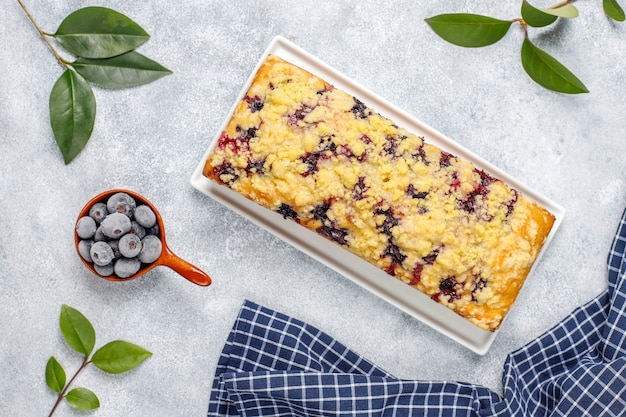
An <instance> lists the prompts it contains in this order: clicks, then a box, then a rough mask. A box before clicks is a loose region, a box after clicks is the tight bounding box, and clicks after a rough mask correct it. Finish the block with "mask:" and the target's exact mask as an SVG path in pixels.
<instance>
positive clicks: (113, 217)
mask: <svg viewBox="0 0 626 417" xmlns="http://www.w3.org/2000/svg"><path fill="white" fill-rule="evenodd" d="M101 225H102V233H104V235H105V236H107V237H110V238H113V239H119V238H120V237H122V236H123V235H125V234H126V233H128V232H130V219H129V218H128V217H127V216H126V215H125V214H123V213H111V214H109V215H108V216H106V217H105V218H104V220H102V224H101Z"/></svg>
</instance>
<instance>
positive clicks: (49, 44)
mask: <svg viewBox="0 0 626 417" xmlns="http://www.w3.org/2000/svg"><path fill="white" fill-rule="evenodd" d="M17 2H18V3H19V4H20V6H22V10H24V13H26V16H28V18H29V19H30V21H31V23H32V24H33V26H35V29H37V32H39V35H40V36H41V38H42V39H43V40H44V42H45V43H46V45H48V48H50V50H51V51H52V53H53V54H54V56H55V57H56V58H57V61H59V64H61V66H63V67H64V68H67V61H66V60H64V59H63V58H62V57H61V55H59V53H58V52H57V51H56V49H54V47H53V46H52V44H51V43H50V41H49V40H48V38H47V37H46V36H51V35H49V34H48V33H46V32H44V31H43V30H41V28H40V27H39V25H38V24H37V22H35V19H33V16H31V14H30V13H29V12H28V9H26V6H25V5H24V3H22V0H17Z"/></svg>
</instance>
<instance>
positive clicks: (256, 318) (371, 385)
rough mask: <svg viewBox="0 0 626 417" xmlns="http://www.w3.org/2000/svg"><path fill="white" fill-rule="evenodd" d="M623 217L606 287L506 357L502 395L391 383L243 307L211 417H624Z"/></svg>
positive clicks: (304, 332)
mask: <svg viewBox="0 0 626 417" xmlns="http://www.w3.org/2000/svg"><path fill="white" fill-rule="evenodd" d="M625 226H626V211H625V212H624V214H623V215H622V219H621V222H620V225H619V228H618V230H617V234H616V236H615V238H614V240H613V244H612V247H611V251H610V253H609V256H608V281H609V285H608V289H607V290H606V291H604V292H603V293H602V294H600V295H599V296H598V297H596V298H595V299H593V300H591V301H590V302H588V303H587V304H585V305H584V306H582V307H579V308H577V309H576V310H574V311H573V312H572V313H571V314H570V315H569V316H568V317H566V318H565V319H564V320H563V321H562V322H560V323H559V324H558V325H556V326H555V327H553V328H552V329H551V330H549V331H548V332H546V333H545V334H543V335H542V336H540V337H539V338H538V339H536V340H534V341H532V342H530V343H529V344H527V345H526V346H524V347H522V348H521V349H519V350H517V351H515V352H513V353H511V354H509V355H508V357H507V360H506V362H505V364H504V373H503V377H502V381H503V387H504V390H503V396H500V395H499V394H497V393H495V392H493V391H492V390H490V389H488V388H485V387H481V386H478V385H473V384H467V383H460V382H441V381H419V380H415V381H413V380H404V379H398V378H395V377H394V376H393V375H390V374H389V373H387V372H385V371H384V370H382V369H380V368H378V367H377V366H376V365H375V364H373V363H371V362H369V361H368V360H367V359H365V358H363V357H361V356H359V355H358V354H357V353H355V352H354V351H352V350H351V349H349V348H348V347H346V346H344V345H343V344H341V343H340V342H338V341H336V340H335V339H333V338H332V337H330V336H329V335H327V334H325V333H324V332H322V331H320V330H318V329H316V328H315V327H313V326H310V325H308V324H306V323H304V322H302V321H300V320H297V319H294V318H292V317H289V316H287V315H284V314H281V313H278V312H276V311H273V310H270V309H268V308H265V307H262V306H259V305H257V304H255V303H253V302H251V301H246V302H245V303H244V305H243V306H242V308H241V311H240V313H239V316H238V317H237V320H236V322H235V324H234V326H233V328H232V330H231V332H230V334H229V336H228V340H227V342H226V344H225V346H224V349H223V351H222V354H221V356H220V359H219V362H218V365H217V371H216V375H215V379H214V382H213V389H212V391H211V397H210V401H209V409H208V415H209V416H246V417H251V416H273V417H276V416H307V417H308V416H341V417H343V416H359V417H360V416H368V417H374V416H377V417H378V416H380V417H383V416H437V417H442V416H515V417H531V416H532V417H537V416H564V417H565V416H567V417H572V416H615V417H617V416H626V278H625V272H626V260H625V259H626V227H625Z"/></svg>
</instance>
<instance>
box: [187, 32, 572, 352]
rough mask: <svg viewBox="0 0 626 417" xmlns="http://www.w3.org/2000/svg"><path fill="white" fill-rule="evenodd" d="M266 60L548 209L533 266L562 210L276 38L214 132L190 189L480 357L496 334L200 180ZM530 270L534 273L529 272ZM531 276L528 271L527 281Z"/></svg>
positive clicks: (322, 240) (293, 225) (312, 234)
mask: <svg viewBox="0 0 626 417" xmlns="http://www.w3.org/2000/svg"><path fill="white" fill-rule="evenodd" d="M268 54H274V55H277V56H279V57H281V58H283V59H285V60H287V61H289V62H291V63H293V64H295V65H298V66H300V67H301V68H303V69H305V70H307V71H309V72H311V73H313V74H315V75H317V76H319V77H321V78H323V79H324V80H326V81H327V82H329V83H330V84H333V85H334V86H335V87H337V88H339V89H342V90H343V91H345V92H347V93H349V94H352V95H353V96H355V97H356V98H358V99H359V100H361V101H363V102H364V103H366V105H367V106H368V107H370V108H373V109H374V110H375V111H376V112H378V113H380V114H381V115H383V116H385V117H387V118H389V119H391V120H393V121H394V122H395V123H396V124H397V125H398V126H401V127H403V128H405V129H407V130H408V131H410V132H412V133H414V134H416V135H418V136H423V137H424V139H425V140H426V141H427V142H430V143H432V144H434V145H436V146H439V147H440V148H441V149H443V150H446V151H448V152H450V153H452V154H455V155H457V156H459V157H460V158H462V159H464V160H466V161H470V162H472V163H473V164H474V165H475V166H476V167H477V168H479V169H483V170H485V171H486V172H488V173H490V174H492V175H494V176H495V177H497V178H499V179H501V180H503V181H504V182H505V183H507V184H508V185H510V186H511V187H513V188H515V189H517V190H518V191H520V192H522V193H523V194H524V195H525V196H526V197H528V198H529V199H531V200H533V201H535V202H537V203H539V204H540V205H542V206H543V207H545V208H546V209H548V210H549V211H550V212H552V214H554V216H555V217H556V220H555V223H554V226H553V228H552V231H551V232H550V235H549V236H548V238H547V239H546V242H545V244H544V247H543V249H542V251H541V252H540V254H539V256H538V258H537V261H536V262H535V265H536V264H537V263H538V262H539V259H540V258H541V256H542V254H543V253H544V252H545V250H546V248H547V247H548V246H549V244H550V241H551V240H552V238H553V236H554V234H555V233H556V231H557V229H558V228H559V226H560V224H561V222H562V219H563V216H564V214H565V210H564V209H563V208H562V207H561V206H560V205H558V204H556V203H554V202H553V201H551V200H549V199H548V198H546V197H544V196H542V195H541V194H539V193H537V192H536V191H534V190H532V189H529V188H528V187H526V186H524V185H523V184H521V183H520V182H519V181H517V180H516V179H514V178H512V177H511V176H510V175H508V174H506V173H505V172H502V171H501V170H499V169H498V168H497V167H495V166H493V165H491V164H489V163H488V162H487V161H484V160H483V159H481V158H480V157H479V156H477V155H475V154H473V153H472V152H470V151H469V150H467V149H465V148H463V147H462V146H460V145H459V144H458V143H456V142H454V141H453V140H451V139H449V138H447V137H446V136H444V135H442V134H441V133H439V132H437V131H436V130H434V129H433V128H431V127H430V126H427V125H426V124H424V123H422V122H420V121H419V120H417V119H415V118H414V117H412V116H410V115H408V114H406V113H405V112H403V111H402V110H400V109H398V108H396V107H395V106H394V105H392V104H391V103H389V102H387V101H385V100H384V99H382V98H380V97H378V96H377V95H375V94H374V93H372V92H371V91H369V90H367V89H366V88H364V87H362V86H361V85H359V84H358V83H356V82H355V81H353V80H351V79H349V78H348V77H346V76H345V75H343V74H341V73H340V72H338V71H336V70H335V69H333V68H331V67H330V66H328V65H326V64H325V63H323V62H321V61H320V60H319V59H317V58H315V57H314V56H312V55H310V54H309V53H307V52H306V51H304V50H302V49H301V48H299V47H298V46H296V45H295V44H293V43H292V42H290V41H289V40H287V39H285V38H283V37H280V36H278V37H276V38H274V39H273V41H272V42H271V43H270V45H269V47H268V48H267V49H266V51H265V52H264V53H263V55H262V56H261V58H260V60H259V62H258V64H257V66H256V67H255V69H254V70H253V71H252V73H251V75H250V77H249V78H248V80H247V82H246V84H245V85H244V86H243V88H242V91H241V93H240V95H239V97H238V98H237V100H236V101H235V103H234V104H233V107H232V110H231V112H230V113H229V114H228V117H227V118H226V119H225V121H224V124H223V126H222V127H221V129H220V130H219V131H217V132H216V134H215V137H214V139H213V141H212V142H211V144H210V146H209V148H208V149H207V151H206V153H205V155H204V156H203V158H202V160H201V161H200V162H199V164H198V166H197V167H196V169H195V170H194V172H193V174H192V176H191V184H192V186H193V187H194V188H196V189H197V190H199V191H201V192H203V193H205V194H207V195H208V196H210V197H212V198H213V199H215V200H217V201H219V202H220V203H222V204H224V205H225V206H227V207H229V208H230V209H232V210H234V211H235V212H237V213H239V214H241V215H242V216H245V217H246V218H248V219H249V220H250V221H252V222H254V223H255V224H257V225H259V226H261V227H262V228H264V229H266V230H268V231H269V232H271V233H273V234H275V235H276V236H278V237H280V238H281V239H283V240H284V241H286V242H288V243H290V244H291V245H293V246H294V247H296V248H298V249H300V250H301V251H303V252H305V253H306V254H308V255H310V256H311V257H313V258H315V259H317V260H318V261H320V262H322V263H323V264H325V265H327V266H328V267H330V268H332V269H334V270H335V271H337V272H339V273H340V274H342V275H344V276H346V277H347V278H349V279H351V280H352V281H354V282H355V283H357V284H358V285H360V286H362V287H364V288H366V289H368V290H369V291H371V292H372V293H373V294H375V295H377V296H379V297H381V298H382V299H384V300H386V301H387V302H389V303H391V304H392V305H394V306H396V307H397V308H399V309H400V310H402V311H404V312H406V313H407V314H409V315H411V316H413V317H415V318H417V319H419V320H421V321H422V322H424V323H426V324H427V325H429V326H431V327H432V328H434V329H436V330H438V331H439V332H441V333H442V334H444V335H446V336H447V337H449V338H451V339H453V340H455V341H456V342H458V343H460V344H462V345H463V346H465V347H467V348H468V349H470V350H472V351H474V352H475V353H477V354H479V355H484V354H485V353H487V351H488V350H489V348H490V346H491V344H492V343H493V341H494V340H495V338H496V336H497V333H498V332H497V331H496V332H489V331H485V330H482V329H480V328H479V327H477V326H475V325H474V324H472V323H470V322H469V321H467V320H465V319H464V318H462V317H461V316H459V315H457V314H456V313H454V312H453V311H452V310H450V309H448V308H446V307H444V306H442V305H440V304H438V303H436V302H434V301H433V300H431V299H430V298H429V297H428V296H426V295H425V294H423V293H421V292H420V291H418V290H416V289H413V288H411V287H409V286H408V285H406V284H404V283H403V282H401V281H399V280H398V279H396V278H393V277H392V276H390V275H388V274H386V273H385V272H383V271H382V270H380V269H378V268H377V267H375V266H374V265H372V264H370V263H369V262H366V261H364V260H362V259H361V258H359V257H357V256H355V255H353V254H352V253H350V252H348V251H347V250H345V249H343V248H341V247H340V246H338V245H337V244H335V243H333V242H331V241H329V240H327V239H325V238H323V237H321V236H320V235H318V234H317V233H315V232H312V231H310V230H308V229H306V228H304V227H302V226H300V225H298V224H297V223H295V222H293V221H291V220H287V219H284V218H283V217H282V216H281V215H280V214H278V213H275V212H273V211H271V210H268V209H266V208H264V207H262V206H260V205H258V204H256V203H254V202H252V201H250V200H248V199H247V198H245V197H243V196H241V195H239V194H237V193H235V192H234V191H232V190H230V189H229V188H228V187H225V186H222V185H218V184H216V183H215V182H213V181H211V180H209V179H207V178H206V177H204V176H203V175H202V171H203V168H204V164H205V161H206V159H207V157H208V156H209V154H210V153H211V152H212V150H213V148H214V147H215V146H216V144H217V139H218V138H219V136H220V134H221V132H222V131H223V130H224V129H225V128H226V125H227V123H228V121H229V120H230V117H231V116H232V113H233V112H234V111H235V107H236V106H237V104H238V103H239V101H240V100H241V99H243V97H244V96H245V94H246V92H247V90H248V88H249V86H250V84H251V83H252V79H253V77H254V75H255V74H256V72H257V70H258V68H259V67H260V66H261V64H262V62H263V61H264V60H265V58H266V57H267V55H268ZM533 269H534V268H533ZM530 276H532V270H531V273H530V274H529V277H530Z"/></svg>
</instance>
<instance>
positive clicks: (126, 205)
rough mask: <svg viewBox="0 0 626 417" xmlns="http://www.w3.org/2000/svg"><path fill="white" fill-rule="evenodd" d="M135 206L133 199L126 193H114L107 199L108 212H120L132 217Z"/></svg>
mask: <svg viewBox="0 0 626 417" xmlns="http://www.w3.org/2000/svg"><path fill="white" fill-rule="evenodd" d="M136 206H137V203H136V202H135V199H134V198H132V197H131V196H130V195H128V194H126V193H115V194H113V195H112V196H111V197H109V199H108V200H107V210H108V211H109V213H111V214H112V213H122V214H124V215H126V216H127V217H129V218H130V217H132V215H133V213H134V211H135V207H136Z"/></svg>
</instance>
